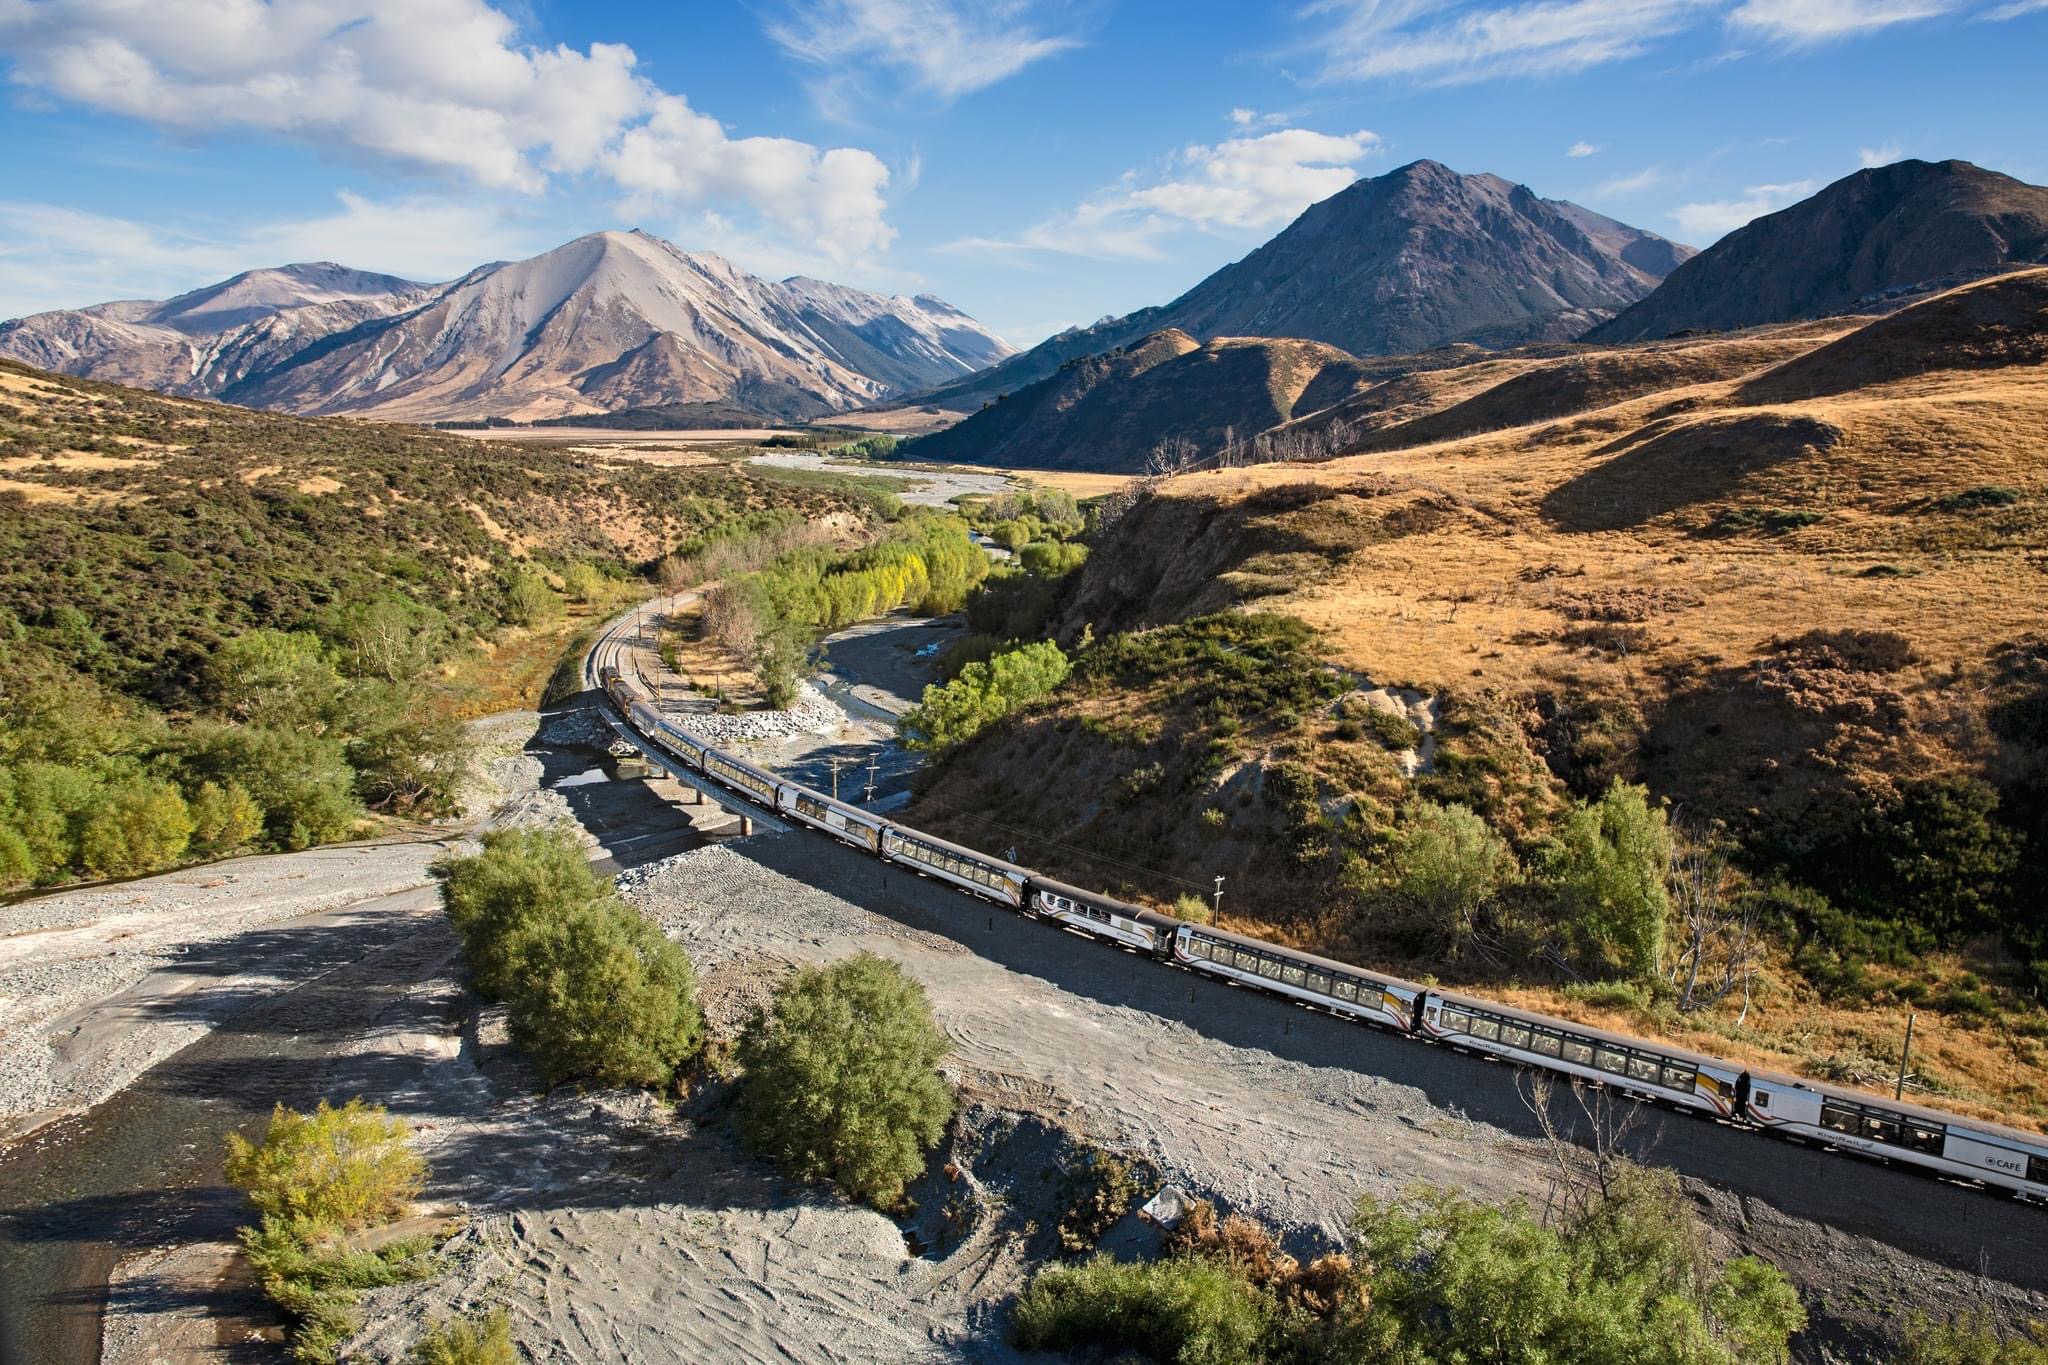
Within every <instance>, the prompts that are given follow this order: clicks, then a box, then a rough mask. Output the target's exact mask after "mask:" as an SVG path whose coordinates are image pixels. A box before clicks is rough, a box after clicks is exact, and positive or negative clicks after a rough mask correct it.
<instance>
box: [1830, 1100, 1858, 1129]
mask: <svg viewBox="0 0 2048 1365" xmlns="http://www.w3.org/2000/svg"><path fill="white" fill-rule="evenodd" d="M1857 1117H1858V1116H1857V1113H1856V1111H1855V1110H1853V1109H1851V1108H1849V1107H1848V1106H1847V1105H1843V1104H1836V1103H1835V1102H1834V1101H1833V1100H1829V1101H1827V1102H1826V1103H1824V1104H1822V1105H1821V1107H1820V1126H1821V1127H1823V1128H1828V1129H1832V1130H1833V1131H1835V1132H1837V1133H1853V1132H1855V1131H1856V1129H1857V1128H1858V1127H1859V1126H1860V1125H1859V1124H1858V1122H1857Z"/></svg>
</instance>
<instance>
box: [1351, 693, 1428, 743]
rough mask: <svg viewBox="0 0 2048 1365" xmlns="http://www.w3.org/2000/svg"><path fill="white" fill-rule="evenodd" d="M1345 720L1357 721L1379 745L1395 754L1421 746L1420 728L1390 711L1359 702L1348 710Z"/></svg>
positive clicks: (1404, 717) (1406, 718)
mask: <svg viewBox="0 0 2048 1365" xmlns="http://www.w3.org/2000/svg"><path fill="white" fill-rule="evenodd" d="M1346 719H1348V720H1355V721H1357V722H1358V723H1359V724H1361V725H1363V726H1364V727H1365V728H1366V729H1367V730H1370V731H1371V732H1372V733H1373V736H1374V737H1375V738H1377V739H1378V740H1379V742H1380V743H1381V744H1383V745H1385V746H1386V747H1387V748H1389V749H1392V750H1395V751H1397V752H1398V751H1400V750H1403V749H1417V748H1420V747H1421V746H1422V727H1421V726H1419V725H1417V724H1416V723H1415V722H1414V721H1412V720H1410V719H1408V717H1406V716H1397V715H1395V714H1394V713H1393V712H1392V711H1388V710H1386V709H1384V708H1382V707H1378V706H1374V705H1372V704H1370V703H1368V702H1360V703H1359V704H1358V705H1356V706H1353V707H1350V708H1348V714H1347V716H1346Z"/></svg>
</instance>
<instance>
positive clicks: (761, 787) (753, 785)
mask: <svg viewBox="0 0 2048 1365" xmlns="http://www.w3.org/2000/svg"><path fill="white" fill-rule="evenodd" d="M703 755H704V775H705V776H706V777H712V778H716V779H717V780H718V781H719V782H720V783H721V784H723V785H724V786H726V787H729V788H731V789H732V790H734V791H737V792H741V793H744V794H745V795H747V796H751V797H752V798H754V800H756V801H758V802H760V803H761V805H762V806H764V807H766V808H767V809H769V810H774V809H776V798H775V789H776V788H777V787H779V786H781V785H782V782H781V779H779V778H777V777H776V776H775V774H773V773H771V772H768V771H766V770H764V769H761V768H757V767H755V766H754V765H753V764H751V763H749V762H747V761H746V760H745V759H739V758H734V757H733V756H732V755H731V754H729V753H726V752H725V751H724V750H723V749H712V748H709V747H707V748H705V749H704V750H703Z"/></svg>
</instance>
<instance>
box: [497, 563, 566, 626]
mask: <svg viewBox="0 0 2048 1365" xmlns="http://www.w3.org/2000/svg"><path fill="white" fill-rule="evenodd" d="M561 614H562V599H561V598H559V597H557V596H556V595H555V590H554V589H553V588H550V587H549V586H548V581H547V579H545V578H543V577H541V575H540V573H539V571H538V570H535V569H530V568H523V567H522V568H517V569H514V570H513V571H512V574H511V577H510V578H508V579H507V580H506V582H505V620H506V622H507V623H509V624H511V625H515V626H525V627H526V628H527V629H529V630H531V629H534V628H537V627H539V626H544V625H547V624H548V623H549V622H551V621H554V620H555V619H556V618H558V617H560V616H561Z"/></svg>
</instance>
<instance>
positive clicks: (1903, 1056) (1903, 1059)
mask: <svg viewBox="0 0 2048 1365" xmlns="http://www.w3.org/2000/svg"><path fill="white" fill-rule="evenodd" d="M1914 1017H1915V1016H1914V1013H1913V1011H1912V1010H1907V1011H1906V1045H1905V1046H1904V1047H1902V1048H1900V1049H1899V1083H1898V1084H1897V1085H1896V1086H1894V1087H1893V1088H1892V1098H1893V1099H1895V1100H1898V1099H1904V1098H1905V1096H1906V1063H1908V1062H1909V1061H1911V1060H1912V1058H1913V1020H1914Z"/></svg>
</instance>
